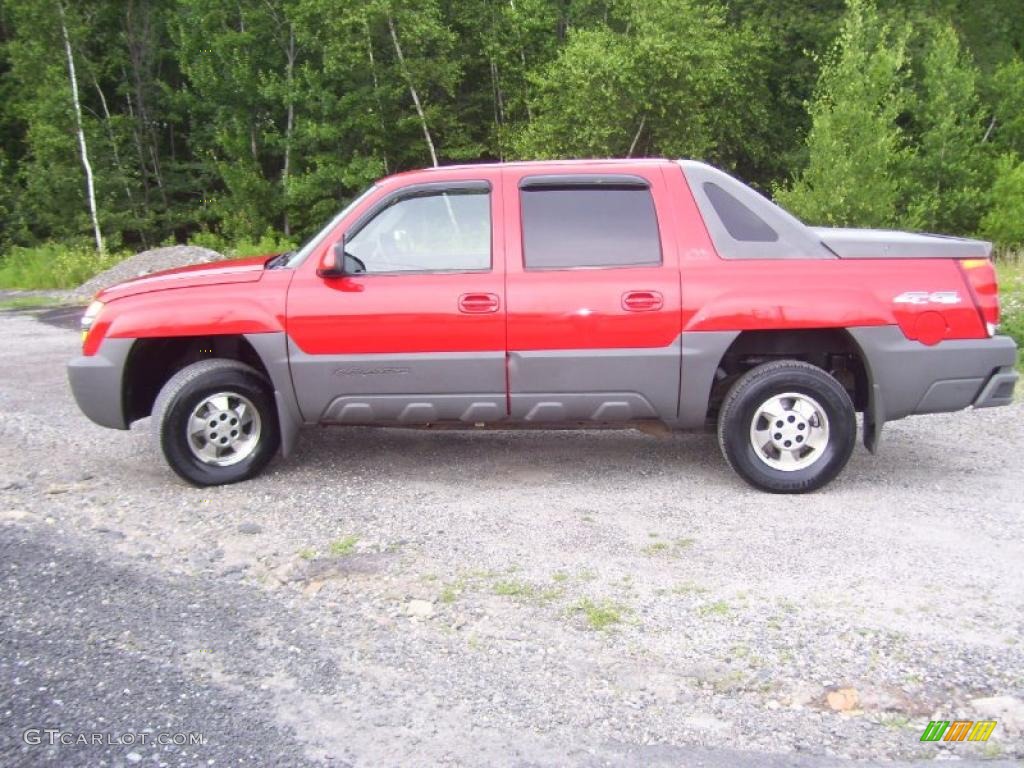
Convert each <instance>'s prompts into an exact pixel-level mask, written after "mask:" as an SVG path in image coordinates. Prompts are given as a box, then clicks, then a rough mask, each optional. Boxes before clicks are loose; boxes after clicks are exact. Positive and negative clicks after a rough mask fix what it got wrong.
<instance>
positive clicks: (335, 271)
mask: <svg viewBox="0 0 1024 768" xmlns="http://www.w3.org/2000/svg"><path fill="white" fill-rule="evenodd" d="M316 273H317V274H318V275H319V276H320V277H344V276H345V275H346V272H345V238H344V237H343V238H341V240H339V241H338V242H337V243H336V244H335V246H334V247H333V248H331V249H330V250H329V251H327V253H325V254H324V258H323V260H322V261H321V262H320V267H319V268H318V269H317V271H316Z"/></svg>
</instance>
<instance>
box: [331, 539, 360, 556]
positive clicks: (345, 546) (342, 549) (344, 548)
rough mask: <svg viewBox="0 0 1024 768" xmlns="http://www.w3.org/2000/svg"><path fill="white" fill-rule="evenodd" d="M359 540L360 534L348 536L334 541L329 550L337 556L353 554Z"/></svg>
mask: <svg viewBox="0 0 1024 768" xmlns="http://www.w3.org/2000/svg"><path fill="white" fill-rule="evenodd" d="M358 542H359V537H358V536H346V537H345V538H343V539H338V540H337V541H332V542H331V546H330V549H329V551H330V553H331V554H332V555H334V556H335V557H344V556H345V555H351V554H352V553H353V552H355V549H356V544H357V543H358Z"/></svg>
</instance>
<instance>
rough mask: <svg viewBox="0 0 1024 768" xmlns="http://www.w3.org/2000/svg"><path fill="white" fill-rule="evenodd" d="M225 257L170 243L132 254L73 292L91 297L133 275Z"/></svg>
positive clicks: (214, 252) (191, 246) (202, 249)
mask: <svg viewBox="0 0 1024 768" xmlns="http://www.w3.org/2000/svg"><path fill="white" fill-rule="evenodd" d="M224 258H225V256H224V255H223V254H221V253H217V251H213V250H210V249H209V248H199V247H197V246H194V245H172V246H168V247H165V248H152V249H150V250H148V251H143V252H142V253H137V254H135V255H134V256H131V257H129V258H127V259H125V260H124V261H122V262H121V263H120V264H115V265H114V266H113V267H111V268H110V269H108V270H106V271H105V272H100V273H99V274H98V275H95V276H94V277H91V278H90V279H88V280H86V281H85V282H84V283H82V284H81V285H80V286H78V287H77V288H76V289H75V290H74V291H72V292H71V293H72V295H74V296H81V297H90V296H93V295H94V294H96V293H97V292H98V291H101V290H103V289H104V288H109V287H110V286H112V285H115V284H117V283H120V282H122V281H124V280H130V279H131V278H133V277H139V276H141V275H148V274H150V273H151V272H159V271H160V270H163V269H174V268H175V267H187V266H190V265H192V264H207V263H209V262H211V261H220V260H222V259H224Z"/></svg>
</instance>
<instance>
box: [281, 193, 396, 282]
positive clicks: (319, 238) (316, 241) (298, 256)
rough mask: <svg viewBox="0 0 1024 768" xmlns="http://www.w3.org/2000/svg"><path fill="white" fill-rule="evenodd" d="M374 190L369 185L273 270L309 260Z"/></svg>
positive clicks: (294, 265) (295, 265) (297, 264)
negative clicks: (343, 220) (342, 221)
mask: <svg viewBox="0 0 1024 768" xmlns="http://www.w3.org/2000/svg"><path fill="white" fill-rule="evenodd" d="M376 188H377V185H376V184H371V185H370V186H369V188H367V189H366V190H364V191H363V193H362V194H361V195H359V197H357V198H356V199H355V200H353V201H352V202H351V203H349V204H348V205H346V206H345V208H344V209H343V210H342V211H341V213H339V214H338V215H337V216H335V217H334V218H333V219H331V221H330V222H329V223H328V224H327V226H325V227H324V228H323V229H321V230H320V231H319V232H317V233H316V234H315V235H313V237H312V238H310V239H309V240H307V241H306V244H305V245H303V246H302V247H301V248H299V250H297V251H294V252H293V253H291V254H289V255H288V257H287V258H285V259H282V260H281V261H280V263H275V264H273V266H274V268H275V269H282V268H286V267H297V266H299V264H301V263H302V262H304V261H305V260H306V259H307V258H309V254H311V253H312V252H313V251H314V250H316V247H317V246H318V245H320V243H322V242H323V241H324V238H326V237H327V236H328V235H329V234H330V233H331V232H332V231H334V228H335V227H336V226H337V225H338V222H340V221H341V220H342V219H344V218H345V217H346V216H348V214H349V212H350V211H352V210H353V209H354V208H355V207H356V206H357V205H359V204H360V203H361V202H362V201H363V200H364V199H365V198H366V197H367V196H368V195H369V194H370V193H371V192H373V190H375V189H376Z"/></svg>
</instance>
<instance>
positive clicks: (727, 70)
mask: <svg viewBox="0 0 1024 768" xmlns="http://www.w3.org/2000/svg"><path fill="white" fill-rule="evenodd" d="M760 55H761V51H760V49H759V48H758V44H757V40H756V39H755V38H754V37H753V36H752V35H751V34H749V32H748V31H747V30H746V29H744V28H741V29H734V28H732V27H730V26H729V24H728V23H727V19H726V14H725V10H724V8H723V7H722V6H720V5H714V4H701V3H697V2H690V0H683V1H682V2H669V0H649V1H648V2H640V1H639V0H631V1H630V2H627V3H623V4H621V5H618V6H616V8H615V14H613V15H612V16H611V20H610V23H609V24H608V25H604V24H598V25H595V26H594V27H593V28H584V29H572V30H570V31H569V33H568V36H567V41H566V44H565V45H564V47H562V48H561V49H560V51H559V54H558V56H557V57H556V58H555V59H554V60H553V61H551V62H550V63H549V64H547V65H546V66H545V67H543V68H542V69H541V70H540V71H539V72H537V73H536V74H534V75H533V77H532V83H531V84H532V91H533V93H534V94H535V95H534V98H533V99H532V119H531V120H530V121H529V122H528V123H527V124H526V125H525V126H524V127H523V128H522V130H521V132H520V135H519V136H518V139H517V141H516V142H515V152H516V154H517V155H518V156H520V157H542V158H543V157H584V156H597V157H600V156H617V157H627V156H635V155H649V154H665V155H670V156H685V157H706V158H709V159H712V160H715V161H717V162H719V163H722V164H724V165H726V166H730V167H731V166H735V165H736V163H737V162H738V160H739V159H740V158H742V157H744V156H745V155H752V154H755V153H756V152H757V148H763V146H764V142H763V137H764V136H765V135H766V134H767V133H768V132H769V131H770V128H769V127H768V126H769V124H770V121H769V120H768V116H767V112H766V103H767V100H768V99H767V91H766V90H764V88H763V85H762V83H761V81H760V79H759V78H758V77H757V75H756V71H757V67H756V63H757V62H758V61H760Z"/></svg>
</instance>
